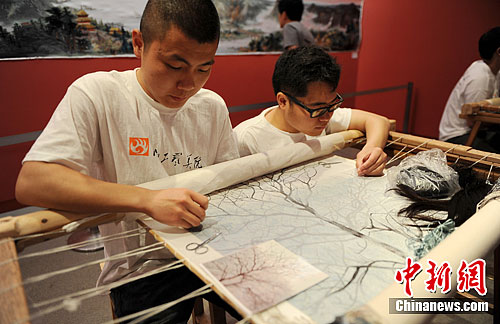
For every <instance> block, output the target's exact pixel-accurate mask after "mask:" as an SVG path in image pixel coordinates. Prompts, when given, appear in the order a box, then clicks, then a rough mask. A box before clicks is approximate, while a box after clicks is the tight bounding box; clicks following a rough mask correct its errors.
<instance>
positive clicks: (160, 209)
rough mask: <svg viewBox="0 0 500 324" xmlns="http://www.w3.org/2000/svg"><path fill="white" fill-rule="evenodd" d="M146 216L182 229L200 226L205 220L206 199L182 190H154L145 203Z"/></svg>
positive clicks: (192, 192) (193, 192)
mask: <svg viewBox="0 0 500 324" xmlns="http://www.w3.org/2000/svg"><path fill="white" fill-rule="evenodd" d="M146 206H147V207H146V211H147V214H148V215H149V216H151V217H153V218H154V219H156V220H157V221H159V222H161V223H164V224H167V225H172V226H180V227H183V228H190V227H194V226H198V225H200V223H201V222H202V221H203V220H204V219H205V210H206V209H207V208H208V198H207V197H206V196H204V195H202V194H199V193H197V192H195V191H192V190H189V189H183V188H173V189H165V190H155V191H152V192H151V195H150V197H148V202H147V203H146Z"/></svg>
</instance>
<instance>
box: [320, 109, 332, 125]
mask: <svg viewBox="0 0 500 324" xmlns="http://www.w3.org/2000/svg"><path fill="white" fill-rule="evenodd" d="M332 115H333V111H331V112H328V111H327V112H326V113H324V114H323V115H321V116H319V120H320V121H323V122H324V121H329V120H330V118H332Z"/></svg>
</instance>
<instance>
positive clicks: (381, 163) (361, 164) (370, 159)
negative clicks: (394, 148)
mask: <svg viewBox="0 0 500 324" xmlns="http://www.w3.org/2000/svg"><path fill="white" fill-rule="evenodd" d="M386 161H387V154H386V153H385V152H384V150H382V149H381V148H380V147H377V146H367V145H365V146H364V147H363V149H362V150H361V151H359V153H358V154H357V155H356V168H357V169H358V175H359V176H380V175H383V174H384V167H385V163H386Z"/></svg>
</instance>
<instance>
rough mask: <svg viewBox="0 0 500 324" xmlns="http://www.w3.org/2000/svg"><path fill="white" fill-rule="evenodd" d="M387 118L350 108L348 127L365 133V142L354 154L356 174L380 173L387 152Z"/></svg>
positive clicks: (388, 125) (381, 172) (388, 124)
mask: <svg viewBox="0 0 500 324" xmlns="http://www.w3.org/2000/svg"><path fill="white" fill-rule="evenodd" d="M389 127H390V123H389V120H388V119H387V118H385V117H383V116H380V115H377V114H373V113H370V112H367V111H362V110H358V109H352V112H351V122H350V124H349V129H357V130H360V131H362V132H365V134H366V144H365V146H364V147H363V149H362V150H361V151H360V152H359V153H358V154H357V156H356V168H357V169H358V175H360V176H363V175H366V176H368V175H369V176H375V175H382V174H383V170H384V167H385V163H386V158H387V154H385V152H384V146H385V143H386V141H387V136H388V135H389Z"/></svg>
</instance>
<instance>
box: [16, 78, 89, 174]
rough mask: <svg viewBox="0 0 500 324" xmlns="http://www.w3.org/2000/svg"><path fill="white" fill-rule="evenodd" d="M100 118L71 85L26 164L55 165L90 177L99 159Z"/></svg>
mask: <svg viewBox="0 0 500 324" xmlns="http://www.w3.org/2000/svg"><path fill="white" fill-rule="evenodd" d="M98 134H99V132H98V117H97V112H96V110H95V108H94V103H93V102H92V100H91V99H90V98H89V97H88V96H87V95H86V94H85V93H83V92H82V91H81V90H80V89H79V88H77V87H76V86H74V85H72V86H70V87H69V88H68V91H67V92H66V94H65V96H64V98H63V99H62V100H61V102H60V103H59V105H58V106H57V108H56V110H55V112H54V114H53V115H52V117H51V119H50V121H49V123H48V124H47V126H46V127H45V129H44V130H43V132H42V134H41V135H40V136H39V138H38V139H37V140H36V142H35V144H33V146H32V147H31V149H30V151H29V152H28V154H27V155H26V157H25V158H24V160H23V163H24V162H26V161H43V162H53V163H59V164H62V165H65V166H67V167H69V168H71V169H74V170H76V171H79V172H82V173H85V174H89V171H90V170H89V169H90V168H91V165H92V161H93V160H94V161H95V159H99V156H98V154H99V153H98V147H99V141H98V136H99V135H98Z"/></svg>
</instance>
